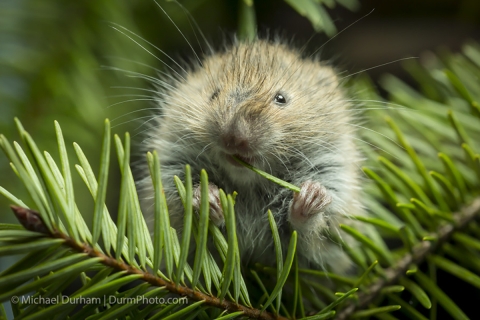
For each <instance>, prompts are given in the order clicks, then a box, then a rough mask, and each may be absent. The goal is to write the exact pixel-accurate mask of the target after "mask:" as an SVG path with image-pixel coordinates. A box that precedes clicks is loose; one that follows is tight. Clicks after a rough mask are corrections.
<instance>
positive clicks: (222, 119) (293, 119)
mask: <svg viewBox="0 0 480 320" xmlns="http://www.w3.org/2000/svg"><path fill="white" fill-rule="evenodd" d="M166 80H167V79H165V81H166ZM169 86H170V87H169V88H168V89H161V90H160V89H159V90H160V91H159V96H158V106H159V108H160V109H161V112H162V115H161V116H160V117H158V119H157V121H156V123H155V125H154V126H153V128H152V129H151V131H150V137H149V139H148V140H147V141H148V143H147V145H146V147H147V149H148V150H149V151H150V150H152V149H155V150H157V151H158V153H159V156H160V163H161V166H162V167H161V168H162V180H163V183H164V185H165V193H166V195H167V198H168V204H169V207H170V216H171V221H172V224H173V226H174V227H175V228H176V229H177V230H181V225H182V219H183V207H182V206H181V203H180V201H179V199H178V195H177V193H176V189H175V186H174V183H173V176H174V175H178V176H180V177H183V171H184V166H185V164H187V163H188V164H190V165H191V166H192V171H193V174H194V176H193V178H194V183H198V181H199V172H200V170H201V169H202V168H205V169H206V170H207V173H208V174H209V178H210V181H211V182H212V183H214V184H216V185H217V186H218V187H219V188H222V189H223V190H225V191H226V192H233V191H237V192H238V193H239V195H238V198H237V202H236V207H235V209H236V213H237V214H236V216H237V234H238V236H237V238H238V240H239V245H240V250H241V252H242V256H243V258H244V261H251V262H257V261H260V262H264V263H268V264H272V263H274V261H275V260H274V251H273V246H272V240H271V231H270V227H269V224H268V220H267V210H268V209H271V210H272V212H273V214H274V216H275V219H276V221H277V224H278V225H279V227H280V230H281V237H282V241H283V245H284V247H286V246H287V244H288V240H289V237H290V234H291V230H292V229H293V226H292V224H291V223H290V222H289V221H290V220H289V219H290V216H289V205H290V202H291V201H292V192H291V191H290V190H287V189H284V188H281V187H279V186H278V185H276V184H274V183H272V182H270V181H268V180H266V179H264V178H262V177H260V176H258V175H256V174H255V173H253V172H251V171H249V170H248V169H246V168H241V167H235V166H232V165H231V164H229V163H228V162H227V161H226V160H225V150H223V149H222V143H221V137H224V136H225V134H226V132H229V130H230V131H232V130H233V129H232V126H233V127H234V128H235V130H234V131H232V132H241V133H242V134H243V135H245V138H246V139H247V140H248V141H249V143H250V145H251V151H250V152H249V154H247V155H245V156H252V157H254V159H255V160H254V162H255V163H254V165H255V166H256V167H258V168H260V169H262V170H264V171H267V172H269V173H271V174H273V175H275V176H277V177H279V178H281V179H284V180H286V181H288V182H290V183H293V184H295V185H297V186H300V185H301V184H302V183H303V182H305V181H307V180H312V181H317V182H320V183H321V184H322V185H323V186H325V187H326V188H327V190H328V191H329V194H330V195H331V196H332V199H333V201H332V203H331V204H330V205H329V206H328V208H327V210H326V211H325V212H322V213H319V214H317V215H315V216H314V217H312V218H309V219H308V223H305V224H303V225H296V226H295V229H297V230H298V233H299V243H298V251H299V253H300V254H301V258H302V259H301V263H302V264H303V265H304V266H310V267H315V268H326V267H328V266H333V267H334V268H335V270H336V271H345V270H347V269H348V268H349V265H350V262H349V260H348V259H347V257H346V255H345V254H344V253H343V251H342V248H340V247H339V246H338V244H336V243H334V242H332V241H331V240H330V236H329V235H330V234H331V233H338V223H340V222H342V223H347V224H348V223H350V220H349V218H348V217H349V216H350V215H353V214H360V213H361V212H362V209H361V207H360V203H359V185H358V180H359V179H358V174H359V172H358V171H359V169H358V162H359V155H358V152H357V150H356V147H355V143H354V138H355V134H356V133H355V131H354V126H352V125H350V124H349V123H351V122H354V121H355V119H354V118H353V116H352V112H351V111H350V108H351V106H350V105H349V102H347V101H348V99H347V98H346V97H345V95H344V92H343V90H342V88H341V87H340V84H339V80H338V78H337V76H336V74H335V72H334V70H333V69H332V68H331V67H329V66H328V65H326V64H324V63H322V62H320V61H318V60H317V59H312V58H308V57H307V58H304V57H302V55H301V53H300V52H298V51H297V50H295V49H291V48H290V47H289V46H288V45H286V44H282V43H280V42H276V41H267V40H264V41H262V40H259V41H256V42H253V43H235V44H233V45H232V46H231V47H229V48H227V49H226V50H225V51H224V52H219V53H216V54H213V55H210V56H208V57H206V58H205V59H204V60H203V63H202V65H197V66H195V67H194V68H192V70H191V71H190V72H189V73H188V74H185V73H183V74H181V76H179V77H177V79H176V80H174V81H170V84H169ZM277 93H281V94H282V95H283V96H284V97H285V98H286V100H287V103H286V104H285V105H278V104H276V103H275V102H274V97H275V95H276V94H277ZM141 186H142V187H143V190H144V192H143V195H144V198H145V201H144V204H145V206H146V207H147V208H149V207H151V203H152V195H153V192H152V187H151V181H150V178H149V177H147V178H145V179H144V180H143V181H142V182H141Z"/></svg>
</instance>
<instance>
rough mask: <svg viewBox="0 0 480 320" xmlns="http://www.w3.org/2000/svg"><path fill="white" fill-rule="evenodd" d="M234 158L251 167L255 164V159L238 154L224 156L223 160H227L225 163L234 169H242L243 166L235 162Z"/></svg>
mask: <svg viewBox="0 0 480 320" xmlns="http://www.w3.org/2000/svg"><path fill="white" fill-rule="evenodd" d="M234 157H235V158H237V159H239V160H241V161H243V162H246V163H248V164H251V165H253V164H254V162H255V157H252V156H244V155H239V154H226V155H225V158H226V159H227V162H228V163H230V164H231V165H233V166H235V167H243V165H242V164H241V163H240V162H238V161H237V160H235V158H234Z"/></svg>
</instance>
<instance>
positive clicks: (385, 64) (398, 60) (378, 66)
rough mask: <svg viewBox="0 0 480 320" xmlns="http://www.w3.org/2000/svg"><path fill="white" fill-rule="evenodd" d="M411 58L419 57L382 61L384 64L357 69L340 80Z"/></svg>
mask: <svg viewBox="0 0 480 320" xmlns="http://www.w3.org/2000/svg"><path fill="white" fill-rule="evenodd" d="M411 59H418V57H407V58H400V59H397V60H393V61H390V62H386V63H382V64H379V65H377V66H374V67H370V68H367V69H363V70H360V71H357V72H354V73H351V74H349V75H347V76H345V77H343V78H340V80H345V79H347V78H349V77H351V76H354V75H356V74H359V73H362V72H365V71H368V70H372V69H376V68H380V67H384V66H387V65H389V64H392V63H396V62H400V61H404V60H411Z"/></svg>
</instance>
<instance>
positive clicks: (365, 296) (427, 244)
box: [335, 198, 480, 320]
mask: <svg viewBox="0 0 480 320" xmlns="http://www.w3.org/2000/svg"><path fill="white" fill-rule="evenodd" d="M479 213H480V198H477V199H475V200H474V201H473V202H472V204H470V205H469V206H468V207H466V208H465V209H463V210H462V211H460V212H459V213H455V214H454V215H453V217H454V221H455V222H454V223H452V224H447V225H445V226H443V227H442V228H440V230H439V231H438V232H436V233H435V234H433V236H435V237H436V238H437V240H436V241H434V242H433V241H422V242H420V243H419V244H418V245H416V246H415V247H414V248H413V250H412V253H411V254H408V255H406V256H405V257H403V258H402V259H400V260H399V261H398V262H397V263H396V264H395V266H393V267H391V268H389V269H387V270H386V271H385V276H384V277H382V278H381V279H379V280H378V281H377V282H375V283H373V284H372V285H371V286H370V287H369V288H368V289H367V290H366V291H365V293H362V294H360V295H359V297H358V302H357V303H354V304H351V305H349V306H348V307H346V308H345V309H343V310H342V311H340V312H339V313H338V314H337V317H336V318H335V319H336V320H344V319H347V318H348V317H349V316H351V315H352V314H353V313H354V312H355V311H356V310H358V309H363V308H364V307H366V306H367V305H368V304H370V303H371V302H372V301H373V300H374V299H375V298H376V297H377V296H378V294H379V293H380V290H382V289H383V288H385V287H386V286H388V285H391V284H393V283H396V281H397V280H398V279H399V278H400V277H401V276H402V275H403V274H405V272H406V271H407V270H408V268H409V266H410V265H411V264H420V263H421V262H422V261H423V260H425V258H426V257H427V255H428V254H429V253H431V252H433V251H434V250H435V249H436V248H438V246H439V245H441V244H442V243H444V242H445V241H447V240H448V239H449V238H450V237H451V236H452V235H453V233H454V232H455V231H458V230H460V229H462V228H464V227H465V226H466V225H467V224H468V223H469V222H470V221H472V220H473V219H475V217H476V216H478V214H479Z"/></svg>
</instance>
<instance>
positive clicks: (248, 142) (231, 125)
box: [219, 117, 252, 155]
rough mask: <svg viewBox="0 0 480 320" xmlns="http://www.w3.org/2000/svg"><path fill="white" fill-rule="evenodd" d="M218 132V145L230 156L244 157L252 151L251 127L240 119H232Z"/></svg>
mask: <svg viewBox="0 0 480 320" xmlns="http://www.w3.org/2000/svg"><path fill="white" fill-rule="evenodd" d="M227 123H228V125H226V126H224V127H223V128H222V130H221V132H220V137H219V138H220V144H221V146H222V148H223V149H224V150H225V151H226V152H227V153H230V154H239V155H245V154H249V153H251V151H252V132H251V125H250V123H248V122H247V121H245V119H243V118H241V117H234V118H233V119H231V121H230V122H227Z"/></svg>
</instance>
